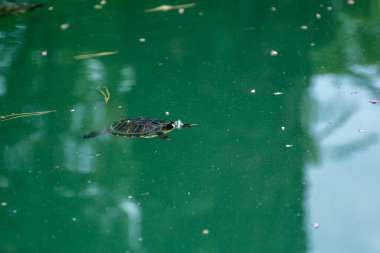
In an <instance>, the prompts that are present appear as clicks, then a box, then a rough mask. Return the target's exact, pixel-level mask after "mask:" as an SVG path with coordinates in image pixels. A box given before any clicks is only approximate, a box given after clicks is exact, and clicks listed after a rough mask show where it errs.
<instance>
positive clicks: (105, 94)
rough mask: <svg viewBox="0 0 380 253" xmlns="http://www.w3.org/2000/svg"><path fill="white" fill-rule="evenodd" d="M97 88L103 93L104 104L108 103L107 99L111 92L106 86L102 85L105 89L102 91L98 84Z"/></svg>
mask: <svg viewBox="0 0 380 253" xmlns="http://www.w3.org/2000/svg"><path fill="white" fill-rule="evenodd" d="M98 90H99V91H100V93H102V95H103V97H104V101H105V102H106V104H108V100H110V97H111V94H110V92H109V91H108V88H107V86H106V87H104V90H105V91H106V92H104V91H103V90H102V88H101V87H100V86H99V87H98Z"/></svg>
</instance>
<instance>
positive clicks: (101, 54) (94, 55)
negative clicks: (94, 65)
mask: <svg viewBox="0 0 380 253" xmlns="http://www.w3.org/2000/svg"><path fill="white" fill-rule="evenodd" d="M117 53H119V51H112V52H102V53H96V54H81V55H75V56H74V59H75V60H83V59H89V58H95V57H101V56H107V55H113V54H117Z"/></svg>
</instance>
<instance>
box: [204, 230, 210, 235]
mask: <svg viewBox="0 0 380 253" xmlns="http://www.w3.org/2000/svg"><path fill="white" fill-rule="evenodd" d="M202 234H204V235H208V234H210V230H208V229H203V230H202Z"/></svg>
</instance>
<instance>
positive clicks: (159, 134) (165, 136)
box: [157, 132, 170, 140]
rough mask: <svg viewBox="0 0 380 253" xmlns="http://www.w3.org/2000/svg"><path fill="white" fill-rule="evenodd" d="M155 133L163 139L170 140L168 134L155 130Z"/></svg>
mask: <svg viewBox="0 0 380 253" xmlns="http://www.w3.org/2000/svg"><path fill="white" fill-rule="evenodd" d="M157 135H158V136H159V137H160V138H161V139H163V140H170V138H169V136H167V135H165V134H164V133H163V132H157Z"/></svg>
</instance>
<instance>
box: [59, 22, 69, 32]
mask: <svg viewBox="0 0 380 253" xmlns="http://www.w3.org/2000/svg"><path fill="white" fill-rule="evenodd" d="M59 27H60V28H61V30H62V31H65V30H67V29H68V28H69V27H70V25H69V24H67V23H64V24H61V25H60V26H59Z"/></svg>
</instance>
